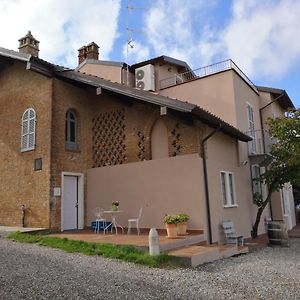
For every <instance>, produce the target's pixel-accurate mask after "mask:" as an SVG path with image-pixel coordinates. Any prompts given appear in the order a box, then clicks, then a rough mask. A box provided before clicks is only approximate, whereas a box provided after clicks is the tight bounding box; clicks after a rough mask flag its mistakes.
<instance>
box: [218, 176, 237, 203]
mask: <svg viewBox="0 0 300 300" xmlns="http://www.w3.org/2000/svg"><path fill="white" fill-rule="evenodd" d="M222 173H224V174H225V193H226V198H227V200H229V199H231V195H230V184H229V174H231V175H232V189H233V191H232V192H233V199H231V200H233V203H230V204H225V205H224V199H223V185H222ZM220 184H221V196H222V200H223V201H222V203H223V207H224V208H229V207H238V204H237V198H236V191H235V179H234V173H233V172H231V171H223V170H220Z"/></svg>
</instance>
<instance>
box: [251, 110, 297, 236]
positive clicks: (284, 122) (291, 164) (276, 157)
mask: <svg viewBox="0 0 300 300" xmlns="http://www.w3.org/2000/svg"><path fill="white" fill-rule="evenodd" d="M268 125H269V133H270V136H271V138H272V139H273V140H274V141H276V142H275V143H274V144H273V145H272V148H271V153H270V154H271V155H272V157H273V161H272V163H271V165H270V166H269V167H268V168H267V170H266V172H265V173H264V174H262V175H261V176H260V178H258V179H254V180H258V181H260V182H261V183H264V184H266V185H267V187H268V194H267V196H266V198H265V199H263V198H262V195H260V194H254V201H255V203H256V205H257V206H258V210H257V215H256V220H255V223H254V225H253V227H252V231H251V235H252V237H254V238H255V237H257V229H258V225H259V222H260V219H261V215H262V213H263V211H264V209H265V207H266V206H267V204H268V203H269V202H270V200H271V196H272V194H273V193H274V192H276V191H279V190H280V189H281V188H282V187H283V186H284V184H285V183H288V182H290V183H291V184H295V185H298V186H299V184H300V110H296V111H290V112H288V113H286V115H285V117H283V118H276V119H269V120H268Z"/></svg>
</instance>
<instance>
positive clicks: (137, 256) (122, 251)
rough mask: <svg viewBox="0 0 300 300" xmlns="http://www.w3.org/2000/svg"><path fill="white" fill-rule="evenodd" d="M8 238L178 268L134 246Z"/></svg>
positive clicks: (169, 258)
mask: <svg viewBox="0 0 300 300" xmlns="http://www.w3.org/2000/svg"><path fill="white" fill-rule="evenodd" d="M7 238H8V239H10V240H13V241H17V242H21V243H30V244H38V245H42V246H47V247H51V248H56V249H61V250H63V251H66V252H70V253H75V252H76V253H82V254H85V255H96V256H97V255H98V256H104V257H109V258H117V259H120V260H124V261H127V262H133V263H136V264H141V265H146V266H149V267H153V268H160V267H167V268H172V267H176V266H177V262H176V260H175V258H174V257H172V256H169V255H167V254H161V255H159V256H150V255H149V254H148V253H146V252H143V251H141V250H139V249H137V248H136V247H134V246H119V245H112V244H100V243H87V242H83V241H74V240H69V239H67V238H58V237H49V236H44V235H40V234H33V233H21V232H19V231H17V232H14V233H11V234H10V235H9V236H8V237H7Z"/></svg>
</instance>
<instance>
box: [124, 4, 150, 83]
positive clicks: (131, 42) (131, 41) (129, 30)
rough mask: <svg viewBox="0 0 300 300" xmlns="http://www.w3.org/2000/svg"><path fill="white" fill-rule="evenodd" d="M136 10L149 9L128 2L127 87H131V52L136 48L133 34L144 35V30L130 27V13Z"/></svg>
mask: <svg viewBox="0 0 300 300" xmlns="http://www.w3.org/2000/svg"><path fill="white" fill-rule="evenodd" d="M134 10H147V8H146V7H137V6H133V5H132V3H131V0H127V6H126V85H127V86H129V65H128V60H129V50H130V49H133V48H134V44H133V39H132V34H133V33H134V32H137V33H141V34H144V32H143V30H137V29H133V28H130V25H129V18H130V13H131V12H132V11H134Z"/></svg>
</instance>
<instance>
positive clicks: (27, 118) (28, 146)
mask: <svg viewBox="0 0 300 300" xmlns="http://www.w3.org/2000/svg"><path fill="white" fill-rule="evenodd" d="M35 121H36V113H35V110H34V109H33V108H28V109H26V110H25V112H24V113H23V116H22V131H21V151H22V152H25V151H30V150H33V149H34V148H35Z"/></svg>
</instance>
